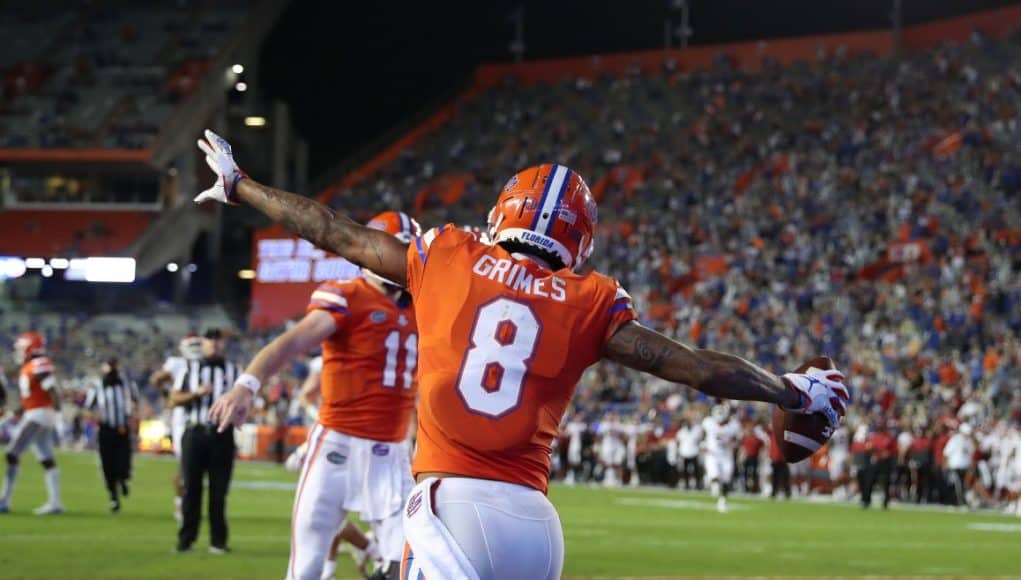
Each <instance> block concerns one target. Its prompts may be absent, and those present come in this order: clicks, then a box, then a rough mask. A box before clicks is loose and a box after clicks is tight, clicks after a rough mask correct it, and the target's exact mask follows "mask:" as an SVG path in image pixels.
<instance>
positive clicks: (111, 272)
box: [85, 258, 135, 282]
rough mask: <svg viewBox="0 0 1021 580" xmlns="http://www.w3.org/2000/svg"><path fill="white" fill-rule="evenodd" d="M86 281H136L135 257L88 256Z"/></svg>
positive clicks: (86, 260)
mask: <svg viewBox="0 0 1021 580" xmlns="http://www.w3.org/2000/svg"><path fill="white" fill-rule="evenodd" d="M85 281H86V282H134V281H135V259H134V258H86V259H85Z"/></svg>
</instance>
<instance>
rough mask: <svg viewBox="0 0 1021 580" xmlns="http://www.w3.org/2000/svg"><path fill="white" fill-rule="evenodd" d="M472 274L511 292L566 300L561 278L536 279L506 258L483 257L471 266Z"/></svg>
mask: <svg viewBox="0 0 1021 580" xmlns="http://www.w3.org/2000/svg"><path fill="white" fill-rule="evenodd" d="M472 272H473V273H475V274H476V275H478V276H482V277H483V278H489V279H490V280H493V281H494V282H499V283H501V284H503V285H505V286H507V287H508V288H510V289H511V290H514V291H517V292H524V293H526V294H531V295H533V296H540V297H542V298H552V299H553V300H556V301H557V302H564V301H565V300H567V282H565V281H564V280H563V279H562V278H557V277H556V276H550V277H549V278H536V277H535V276H533V275H532V274H530V273H529V272H528V270H527V269H525V268H523V267H522V266H521V264H517V263H515V262H512V261H511V260H508V259H506V258H500V259H497V258H494V257H493V256H490V255H488V254H486V255H483V256H482V257H480V258H479V259H478V261H477V262H475V265H474V266H472Z"/></svg>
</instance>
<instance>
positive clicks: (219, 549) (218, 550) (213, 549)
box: [209, 546, 230, 555]
mask: <svg viewBox="0 0 1021 580" xmlns="http://www.w3.org/2000/svg"><path fill="white" fill-rule="evenodd" d="M209 553H210V554H216V555H220V554H229V553H230V548H228V547H227V546H209Z"/></svg>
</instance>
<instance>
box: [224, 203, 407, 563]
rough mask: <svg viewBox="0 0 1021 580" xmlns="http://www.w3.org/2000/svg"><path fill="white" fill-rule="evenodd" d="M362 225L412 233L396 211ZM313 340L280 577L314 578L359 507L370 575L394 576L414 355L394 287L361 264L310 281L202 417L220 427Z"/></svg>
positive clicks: (399, 236) (403, 298)
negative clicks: (370, 548) (371, 537)
mask: <svg viewBox="0 0 1021 580" xmlns="http://www.w3.org/2000/svg"><path fill="white" fill-rule="evenodd" d="M368 227H369V228H370V229H372V230H373V231H382V232H385V234H384V235H388V236H390V237H393V238H394V239H395V240H404V242H407V241H410V240H411V239H413V238H415V237H417V236H418V235H419V234H420V233H421V231H420V229H419V227H418V224H417V223H416V222H415V221H414V220H412V219H410V218H409V217H408V216H407V214H405V213H402V212H395V211H388V212H384V213H382V214H380V215H378V216H376V217H375V218H373V219H372V220H371V221H370V222H369V225H368ZM397 243H401V242H399V241H398V242H397ZM320 343H322V347H323V369H322V379H321V391H322V397H321V398H322V403H321V404H320V406H319V422H318V424H317V425H316V426H315V427H314V428H313V429H312V431H311V432H310V433H309V436H308V440H309V451H308V457H307V459H306V460H305V465H304V468H303V469H302V474H301V479H300V480H299V483H298V491H297V493H296V494H295V499H294V515H293V517H292V523H291V526H292V542H291V559H290V564H289V566H288V568H287V577H288V578H303V579H313V580H319V578H320V576H321V575H322V572H323V566H324V562H325V561H326V560H327V556H328V554H329V553H330V552H331V550H330V545H331V542H332V541H333V540H334V536H335V534H336V533H337V531H338V529H340V525H341V523H342V522H343V521H344V519H345V517H346V515H347V514H348V513H350V512H358V513H359V515H360V517H361V519H362V520H363V521H366V522H369V523H370V525H371V527H372V529H373V531H374V532H375V535H376V538H377V541H378V542H379V552H380V556H381V558H382V559H383V560H384V561H385V564H384V566H382V567H381V568H380V569H379V570H378V571H377V574H376V576H377V577H379V578H396V576H397V573H398V571H399V568H400V558H401V552H402V550H403V547H404V533H403V526H402V523H401V506H402V505H403V501H404V499H405V498H406V497H407V494H408V492H410V490H411V487H412V486H413V485H414V482H413V481H412V480H411V468H410V465H409V456H410V450H409V445H408V444H407V442H406V439H407V434H408V426H409V424H410V421H411V414H412V412H413V410H414V407H415V394H416V388H415V387H416V385H415V367H416V366H417V361H418V334H417V329H416V327H415V312H414V309H413V308H412V305H411V297H410V296H409V295H408V293H407V292H405V290H404V289H403V288H402V287H401V286H399V285H396V284H394V283H393V282H390V281H389V280H387V279H385V278H381V277H379V276H377V275H375V274H373V273H372V272H369V271H366V272H365V276H364V277H360V278H355V279H353V280H349V281H346V282H327V283H325V284H322V285H321V286H319V288H318V289H317V290H316V291H315V292H313V293H312V297H311V301H310V302H309V306H308V313H307V314H306V315H305V318H303V319H302V320H301V322H299V323H298V324H296V325H294V326H293V327H292V328H291V329H290V330H288V331H287V332H285V333H284V334H282V335H280V336H279V337H277V338H276V339H274V340H273V342H271V343H269V344H268V345H266V347H264V348H263V349H262V350H261V351H259V353H258V354H257V355H256V356H255V358H254V359H253V360H252V362H251V364H249V365H248V368H247V369H245V374H243V375H241V376H240V377H239V378H238V380H237V382H236V384H235V387H234V389H232V391H231V392H230V393H229V394H228V395H226V396H225V397H224V398H223V399H221V400H220V401H218V402H217V403H216V404H215V405H213V409H212V410H211V411H210V416H211V417H212V418H213V420H216V421H220V422H221V430H223V429H225V428H227V426H228V425H229V424H230V421H231V420H232V419H233V418H234V415H233V414H232V412H231V408H232V407H231V406H230V405H231V403H233V402H240V403H241V404H243V405H245V406H246V408H249V407H250V405H251V401H252V397H253V393H255V392H256V391H258V389H259V386H260V385H261V384H262V383H263V382H265V381H266V380H267V379H269V378H270V377H272V376H273V375H275V374H276V373H277V372H278V371H279V370H280V368H281V367H282V366H283V365H284V364H285V363H286V362H287V361H289V360H291V359H293V358H294V357H295V356H297V355H299V354H302V353H305V352H308V351H310V350H312V349H314V348H315V347H316V346H318V345H319V344H320Z"/></svg>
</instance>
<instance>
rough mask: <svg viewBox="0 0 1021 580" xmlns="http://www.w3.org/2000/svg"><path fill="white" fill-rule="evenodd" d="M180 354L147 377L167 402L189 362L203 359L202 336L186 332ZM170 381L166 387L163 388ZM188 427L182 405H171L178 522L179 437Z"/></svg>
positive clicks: (180, 489)
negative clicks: (163, 394)
mask: <svg viewBox="0 0 1021 580" xmlns="http://www.w3.org/2000/svg"><path fill="white" fill-rule="evenodd" d="M177 350H178V352H180V356H169V357H167V360H166V361H164V362H163V368H161V369H160V370H158V371H156V372H155V373H153V374H152V376H151V377H150V378H149V382H150V383H151V384H152V385H153V386H155V387H156V388H158V389H160V390H161V391H164V392H165V393H168V395H167V404H168V405H169V404H170V402H169V401H170V398H169V393H170V392H172V391H175V390H180V387H181V385H180V382H181V381H183V380H184V377H185V375H187V374H188V363H189V362H191V361H196V360H199V359H200V358H202V338H200V337H199V336H197V335H195V334H187V335H185V336H183V337H181V341H180V342H179V343H178V345H177ZM167 383H169V387H164V385H166V384H167ZM187 426H188V415H187V411H186V410H185V407H184V406H183V405H172V406H171V408H170V442H171V446H172V447H173V451H174V457H175V458H176V459H177V471H176V472H175V473H174V519H175V520H177V522H178V523H180V522H181V520H182V517H183V516H182V515H181V504H182V502H183V501H184V500H183V499H182V498H183V497H184V483H183V482H182V481H181V437H183V436H184V429H185V428H186V427H187Z"/></svg>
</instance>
